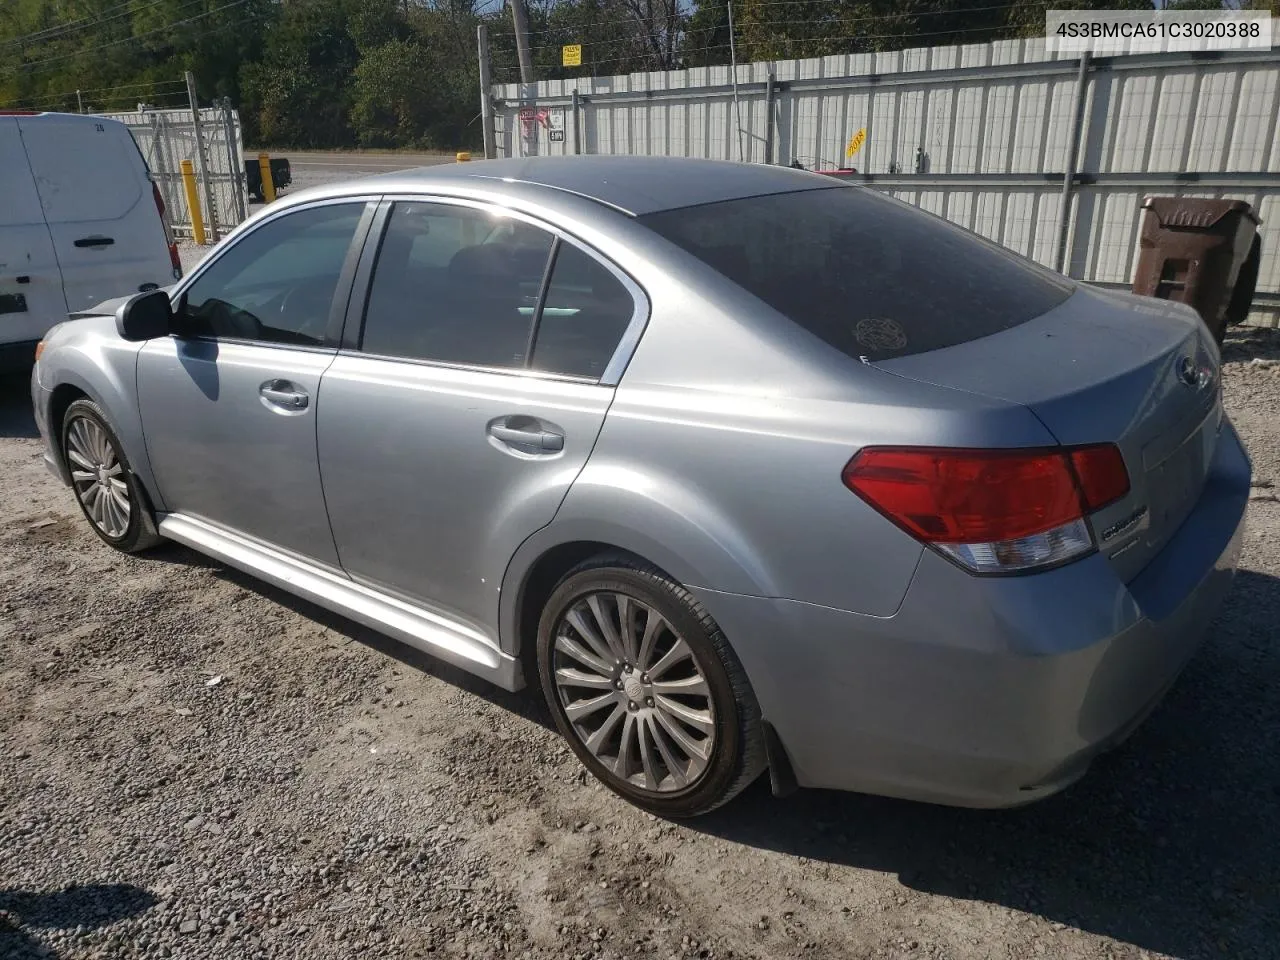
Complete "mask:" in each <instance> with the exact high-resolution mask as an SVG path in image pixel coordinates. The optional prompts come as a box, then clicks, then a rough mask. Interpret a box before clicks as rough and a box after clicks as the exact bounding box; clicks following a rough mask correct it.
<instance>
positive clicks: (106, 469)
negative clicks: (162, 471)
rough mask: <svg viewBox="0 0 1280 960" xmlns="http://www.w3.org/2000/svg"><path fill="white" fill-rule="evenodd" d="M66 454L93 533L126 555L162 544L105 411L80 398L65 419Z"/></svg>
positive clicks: (80, 501)
mask: <svg viewBox="0 0 1280 960" xmlns="http://www.w3.org/2000/svg"><path fill="white" fill-rule="evenodd" d="M62 455H63V458H64V459H65V460H66V463H67V468H68V469H69V470H70V472H71V487H72V489H73V490H74V491H75V494H76V502H77V503H79V504H80V510H81V512H82V513H83V514H84V516H85V519H86V520H88V521H89V526H91V527H92V528H93V532H94V533H96V534H97V535H98V536H99V537H101V538H102V539H103V540H104V541H106V542H107V543H109V544H110V545H111V546H113V547H115V548H116V549H117V550H123V551H125V552H126V553H136V552H137V551H139V550H145V549H147V548H148V547H152V546H155V544H157V543H159V542H160V539H161V538H160V535H159V534H158V533H157V532H156V526H155V519H154V518H153V517H152V515H151V508H150V504H149V503H148V502H147V497H146V494H145V492H144V491H143V490H142V487H141V486H140V485H139V483H138V479H137V477H135V476H134V475H133V471H132V470H130V469H129V461H128V460H127V459H126V458H125V455H124V450H123V448H122V447H121V446H120V441H119V440H118V439H117V438H116V435H115V432H114V431H113V430H112V429H111V427H110V425H108V423H107V419H106V417H105V416H104V415H103V413H102V408H101V407H99V406H98V405H97V404H96V403H94V402H93V401H92V400H83V399H82V400H77V401H75V402H74V403H72V404H71V405H70V406H69V407H67V412H66V414H65V415H64V416H63V418H62Z"/></svg>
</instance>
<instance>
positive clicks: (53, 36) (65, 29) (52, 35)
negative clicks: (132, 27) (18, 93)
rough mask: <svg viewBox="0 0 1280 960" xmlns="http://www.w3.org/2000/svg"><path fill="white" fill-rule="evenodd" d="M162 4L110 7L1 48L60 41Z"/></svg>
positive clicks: (194, 0)
mask: <svg viewBox="0 0 1280 960" xmlns="http://www.w3.org/2000/svg"><path fill="white" fill-rule="evenodd" d="M202 2H203V0H189V2H187V3H184V4H182V6H181V7H179V8H178V9H179V10H181V9H184V8H186V7H190V6H194V5H195V4H197V3H202ZM161 3H164V0H150V3H144V4H143V5H142V6H140V7H131V5H130V4H128V3H124V4H121V5H120V6H117V7H109V8H108V9H107V10H104V11H103V15H102V16H100V17H98V18H97V19H94V18H90V17H86V18H83V19H80V20H74V21H72V22H71V23H63V24H58V25H57V26H53V27H48V28H46V29H44V30H37V31H36V32H35V33H29V34H27V35H26V36H23V37H13V38H12V39H9V40H6V41H4V43H0V47H14V46H18V45H20V44H26V43H48V42H49V41H51V40H60V39H62V38H63V37H66V36H68V35H69V34H72V33H78V32H79V31H81V30H87V29H89V28H90V27H98V26H101V25H102V24H104V23H110V22H111V21H112V20H120V19H123V18H124V17H129V16H133V15H134V14H137V13H140V12H141V11H143V10H149V9H151V8H152V7H156V6H159V5H160V4H161ZM121 7H124V8H126V9H124V10H122V12H120V13H116V14H113V15H112V16H106V14H107V13H110V12H111V11H112V10H120V9H121ZM175 12H176V11H175Z"/></svg>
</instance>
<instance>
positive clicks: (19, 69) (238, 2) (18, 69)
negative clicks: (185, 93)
mask: <svg viewBox="0 0 1280 960" xmlns="http://www.w3.org/2000/svg"><path fill="white" fill-rule="evenodd" d="M192 2H198V0H192ZM249 2H250V0H231V2H229V3H224V4H223V5H222V6H220V7H214V8H213V9H212V10H209V11H207V12H205V13H201V14H198V15H197V16H194V17H188V18H187V19H185V20H177V21H174V22H173V23H167V24H165V25H164V26H162V27H157V28H156V29H154V30H148V31H147V32H146V33H139V34H135V35H134V36H131V37H124V38H122V39H120V40H112V41H110V42H108V43H102V44H99V45H98V46H96V47H88V48H86V49H84V50H77V51H75V52H74V53H64V54H61V55H60V56H56V57H47V58H45V59H44V60H32V61H31V62H29V63H23V64H18V65H17V66H15V67H12V68H10V69H9V71H8V72H7V73H6V74H4V76H14V75H16V74H18V73H25V72H28V71H29V69H30V68H31V67H38V66H41V65H42V64H46V63H58V62H61V61H63V60H71V59H74V58H76V57H83V56H86V55H88V54H91V53H97V52H98V51H99V50H106V49H107V48H108V47H118V46H120V45H121V44H126V43H136V42H137V41H139V40H145V39H146V38H147V37H151V36H154V35H155V34H157V33H164V32H166V31H168V30H172V29H174V28H175V27H184V26H186V25H187V24H189V23H196V22H197V21H199V20H204V19H207V18H208V17H212V16H213V15H214V14H216V13H221V12H222V11H224V10H230V9H232V8H233V7H242V6H244V5H245V4H246V3H249ZM187 6H190V4H187ZM256 19H261V18H260V17H248V18H246V19H244V20H239V21H237V22H236V23H233V24H228V26H231V27H238V26H243V25H244V24H246V23H249V22H252V21H253V20H256ZM221 29H223V28H219V30H214V31H210V32H209V33H206V34H204V36H209V35H210V34H211V33H217V32H220V30H221Z"/></svg>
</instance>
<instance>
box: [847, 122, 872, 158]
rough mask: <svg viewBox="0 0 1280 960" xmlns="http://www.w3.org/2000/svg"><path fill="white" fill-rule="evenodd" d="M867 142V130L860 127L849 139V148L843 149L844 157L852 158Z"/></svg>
mask: <svg viewBox="0 0 1280 960" xmlns="http://www.w3.org/2000/svg"><path fill="white" fill-rule="evenodd" d="M866 142H867V128H866V127H862V128H861V129H859V130H858V132H857V133H855V134H854V135H853V136H852V137H850V138H849V146H847V147H845V148H844V155H845V156H846V157H852V156H853V155H854V154H855V153H857V152H858V151H859V150H861V149H862V145H863V144H864V143H866Z"/></svg>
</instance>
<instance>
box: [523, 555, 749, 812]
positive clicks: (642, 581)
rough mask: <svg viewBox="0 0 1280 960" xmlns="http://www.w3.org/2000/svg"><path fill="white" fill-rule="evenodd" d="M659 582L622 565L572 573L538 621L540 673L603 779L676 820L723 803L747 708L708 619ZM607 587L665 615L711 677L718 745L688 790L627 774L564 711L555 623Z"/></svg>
mask: <svg viewBox="0 0 1280 960" xmlns="http://www.w3.org/2000/svg"><path fill="white" fill-rule="evenodd" d="M656 584H657V585H656V586H655V584H654V582H651V581H650V580H649V579H648V578H646V577H645V576H643V575H641V574H639V573H637V572H636V571H634V570H631V569H628V568H627V567H621V566H600V567H595V568H591V569H587V570H583V571H582V572H579V573H573V574H570V575H569V576H568V577H566V578H565V580H564V581H562V582H561V584H560V585H559V586H558V587H557V588H556V589H555V591H554V592H553V593H552V594H551V596H550V598H549V599H548V600H547V603H546V606H545V607H544V608H543V611H542V616H541V618H540V619H539V622H538V640H537V652H538V676H539V678H540V680H541V682H542V692H543V696H544V697H545V698H546V701H547V705H548V707H549V708H550V710H551V714H552V716H553V717H554V718H555V723H556V728H557V729H558V730H559V731H560V734H561V736H563V737H564V738H565V740H567V741H568V743H569V746H570V748H571V749H572V750H573V752H574V753H575V754H576V755H577V757H578V759H579V760H581V761H582V763H583V765H584V766H585V767H586V768H587V769H588V770H589V771H590V772H591V773H592V774H593V775H594V776H595V777H596V779H598V780H600V781H601V782H602V783H603V784H604V785H605V786H607V787H608V788H609V789H610V790H612V791H613V792H614V793H616V794H618V796H620V797H622V798H623V799H625V800H627V801H628V802H630V803H633V804H635V805H636V806H638V807H641V808H643V809H645V810H648V811H650V812H652V813H656V814H659V815H661V816H665V817H673V818H679V817H691V816H696V815H697V814H699V813H703V812H705V811H707V810H709V809H711V808H713V807H715V806H718V805H719V804H720V803H721V802H722V801H723V799H724V798H725V794H726V793H727V792H728V791H729V789H730V787H731V786H732V785H733V783H734V781H735V779H736V775H737V772H738V770H739V769H740V766H741V761H742V752H743V745H742V725H741V718H740V708H739V705H738V703H737V700H736V698H735V697H734V694H733V687H732V685H731V684H730V682H729V677H728V674H727V673H726V672H725V669H724V665H723V664H722V662H721V660H720V656H719V654H718V653H717V652H716V649H715V646H714V644H713V642H712V640H711V638H710V637H709V636H708V632H707V628H706V627H705V626H704V624H703V622H702V619H701V618H700V617H699V616H698V614H697V613H696V612H695V611H694V610H693V609H691V608H690V606H689V605H688V603H687V602H685V601H684V600H683V599H682V598H681V597H679V596H678V595H673V592H672V591H671V590H669V589H663V587H664V586H666V585H665V584H663V582H662V581H660V580H659V581H656ZM601 592H611V593H620V594H624V595H626V596H629V597H631V598H632V599H634V600H639V601H641V602H642V603H645V604H648V605H649V606H650V607H652V608H653V609H654V610H656V611H657V612H658V613H659V614H661V615H662V617H663V618H664V619H665V620H666V621H667V623H668V624H670V626H671V627H672V628H673V629H674V630H675V631H676V632H677V633H678V634H679V635H680V636H681V637H682V638H683V639H684V641H685V642H686V643H688V644H689V647H690V648H691V649H692V650H693V654H694V657H695V659H696V660H697V663H698V667H699V669H700V670H701V671H702V675H703V676H704V677H705V678H706V680H707V686H708V687H709V688H710V690H711V698H712V703H713V705H714V708H715V745H714V746H713V748H712V756H711V760H710V762H709V763H708V765H707V769H706V771H705V772H704V773H703V775H702V776H701V777H700V778H699V779H698V780H697V781H696V782H695V783H694V784H693V785H691V786H689V787H686V788H684V789H683V790H678V791H672V792H671V793H662V794H656V793H650V792H647V791H643V790H640V789H639V788H637V787H635V786H634V785H631V784H628V783H626V782H624V781H622V780H620V779H619V778H618V777H616V776H615V775H614V774H613V772H612V771H611V770H609V769H608V768H607V767H605V766H604V764H602V763H601V762H600V761H599V760H598V759H596V757H595V756H593V755H592V753H591V751H590V750H588V749H587V748H586V746H585V745H584V744H583V743H582V741H581V740H580V739H579V737H578V734H577V733H576V732H575V731H574V729H573V726H572V724H570V722H569V719H568V717H567V716H566V715H565V712H564V707H563V705H562V704H561V702H560V692H559V690H558V689H557V688H556V685H555V679H554V649H553V641H554V636H555V627H556V625H557V624H558V623H559V621H560V618H561V617H562V615H563V614H564V613H565V612H566V611H567V610H568V609H569V608H570V607H572V606H573V604H575V603H576V602H577V601H579V600H581V599H582V598H583V597H585V596H588V595H590V594H592V593H601Z"/></svg>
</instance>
